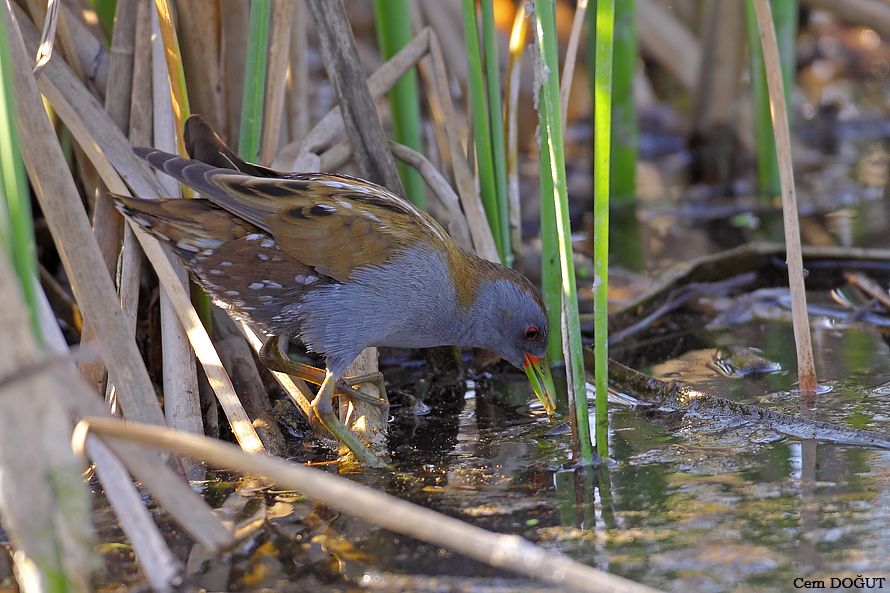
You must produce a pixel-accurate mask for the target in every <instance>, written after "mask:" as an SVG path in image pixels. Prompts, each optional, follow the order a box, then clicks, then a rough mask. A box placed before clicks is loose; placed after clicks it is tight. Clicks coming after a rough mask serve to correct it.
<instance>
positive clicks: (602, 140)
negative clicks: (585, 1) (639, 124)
mask: <svg viewBox="0 0 890 593" xmlns="http://www.w3.org/2000/svg"><path fill="white" fill-rule="evenodd" d="M614 24H615V0H598V1H597V3H596V52H595V64H594V68H595V69H594V97H593V236H594V239H593V268H594V277H595V280H594V293H593V303H594V304H593V309H594V317H593V329H594V348H595V357H594V373H595V375H596V450H597V453H598V454H599V456H600V457H607V456H608V455H609V416H608V403H607V398H608V393H609V369H608V367H607V360H608V331H609V321H608V320H609V310H608V307H609V173H610V171H609V167H610V162H609V161H610V144H611V140H612V133H611V127H612V100H613V98H612V58H613V54H612V47H613V33H614Z"/></svg>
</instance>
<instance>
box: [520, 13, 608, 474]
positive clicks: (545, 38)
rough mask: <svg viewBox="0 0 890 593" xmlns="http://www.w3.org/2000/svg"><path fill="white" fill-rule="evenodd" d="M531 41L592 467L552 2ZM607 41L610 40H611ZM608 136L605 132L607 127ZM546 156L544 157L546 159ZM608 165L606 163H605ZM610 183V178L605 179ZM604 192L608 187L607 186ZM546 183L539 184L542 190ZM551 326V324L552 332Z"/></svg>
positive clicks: (544, 168) (579, 417) (571, 360)
mask: <svg viewBox="0 0 890 593" xmlns="http://www.w3.org/2000/svg"><path fill="white" fill-rule="evenodd" d="M535 20H536V27H535V37H536V40H537V44H538V52H539V55H540V58H541V64H542V65H543V71H542V72H541V73H540V78H539V79H540V80H541V88H540V91H539V106H538V108H539V116H540V123H539V125H540V128H541V132H542V133H541V139H542V145H541V155H542V156H541V178H542V179H544V178H545V177H549V178H550V183H551V185H552V189H553V191H552V192H551V193H550V195H549V196H547V195H546V194H543V195H542V201H547V199H549V200H552V201H553V210H554V213H555V223H556V233H557V249H558V252H559V267H560V278H561V287H562V294H561V304H562V309H563V313H562V314H563V315H564V316H565V324H564V325H565V328H566V331H567V334H568V335H567V336H566V338H567V344H568V352H565V353H564V354H565V357H566V376H567V379H568V383H569V386H570V390H571V393H572V396H573V399H574V403H575V419H576V422H577V424H576V428H577V434H578V443H577V449H578V454H579V459H578V461H580V462H582V463H590V462H591V461H592V460H593V450H592V447H591V444H590V426H589V419H588V411H587V392H586V388H585V381H584V353H583V351H582V349H581V348H582V347H581V324H580V321H579V317H578V296H577V290H576V286H575V266H574V261H573V259H572V236H571V235H572V229H571V223H570V221H569V204H568V189H567V183H566V171H565V154H564V149H563V135H562V113H561V108H560V102H559V62H558V58H557V50H556V45H557V39H556V22H555V19H554V5H553V0H537V1H536V2H535ZM610 41H611V39H610ZM606 130H607V133H608V128H606ZM545 153H546V157H545ZM607 162H608V161H607ZM607 183H608V179H607ZM606 187H607V188H608V185H607V186H606ZM543 188H544V184H543V183H542V189H543ZM552 330H553V326H552V325H551V331H552Z"/></svg>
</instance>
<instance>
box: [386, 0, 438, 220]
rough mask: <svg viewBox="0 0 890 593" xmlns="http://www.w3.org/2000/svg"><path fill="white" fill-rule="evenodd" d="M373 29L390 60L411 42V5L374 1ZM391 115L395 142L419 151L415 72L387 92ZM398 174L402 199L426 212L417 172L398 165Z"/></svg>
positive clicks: (396, 0) (399, 1)
mask: <svg viewBox="0 0 890 593" xmlns="http://www.w3.org/2000/svg"><path fill="white" fill-rule="evenodd" d="M374 27H375V29H376V30H377V46H378V47H379V48H380V56H381V57H382V58H383V59H384V60H389V59H390V58H392V57H393V56H394V55H395V54H396V53H397V52H398V51H399V50H400V49H402V48H403V47H405V46H406V45H407V44H408V43H409V42H410V41H411V5H410V3H409V1H408V0H374ZM389 106H390V107H389V109H390V111H391V112H392V131H393V136H394V137H395V141H396V142H398V143H399V144H403V145H405V146H407V147H408V148H411V149H412V150H417V151H419V150H421V149H422V146H421V134H420V131H421V129H422V124H421V121H420V95H419V91H418V87H417V72H416V71H415V70H414V69H413V68H412V69H410V70H408V72H406V73H405V74H404V75H403V76H402V78H401V80H399V82H397V83H396V84H395V86H394V87H393V88H392V90H391V91H390V92H389ZM398 168H399V174H400V175H401V177H402V183H403V184H404V185H405V191H406V197H407V198H408V199H409V200H411V201H412V202H414V203H415V204H417V206H418V207H420V208H423V209H426V207H427V201H426V188H425V187H424V184H423V180H422V179H421V178H420V175H419V174H418V172H417V171H415V170H414V169H412V168H411V167H409V166H407V165H406V164H404V163H398Z"/></svg>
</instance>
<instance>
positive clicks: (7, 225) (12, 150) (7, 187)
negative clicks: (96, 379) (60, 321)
mask: <svg viewBox="0 0 890 593" xmlns="http://www.w3.org/2000/svg"><path fill="white" fill-rule="evenodd" d="M0 78H2V84H3V89H2V92H0V178H2V189H3V194H2V196H0V199H2V202H3V204H2V206H0V243H2V244H3V246H4V247H5V248H6V252H7V254H8V257H9V258H10V259H11V260H12V263H13V267H14V268H15V271H16V274H17V275H18V277H19V283H20V284H21V286H22V294H23V295H24V298H25V303H26V304H27V306H28V311H29V313H30V316H31V325H32V327H33V328H34V336H35V337H36V339H37V340H38V341H40V339H41V336H42V333H41V330H40V321H39V316H38V302H37V291H36V288H35V282H37V280H36V279H37V256H36V253H37V251H36V248H35V246H34V228H33V226H32V225H33V221H32V218H31V196H30V192H29V191H28V182H27V179H26V177H25V168H24V165H23V164H22V159H21V156H20V155H21V151H20V149H19V139H18V132H17V130H16V121H17V120H18V118H17V116H16V107H15V80H14V77H13V72H12V64H11V63H10V61H9V38H8V37H7V32H6V27H5V26H4V25H3V24H2V23H0Z"/></svg>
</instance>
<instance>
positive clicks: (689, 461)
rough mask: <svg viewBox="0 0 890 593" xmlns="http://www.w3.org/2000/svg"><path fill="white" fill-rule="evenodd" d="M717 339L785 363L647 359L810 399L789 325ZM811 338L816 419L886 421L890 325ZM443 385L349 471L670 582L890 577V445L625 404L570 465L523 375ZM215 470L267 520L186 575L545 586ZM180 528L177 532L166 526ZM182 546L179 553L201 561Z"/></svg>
mask: <svg viewBox="0 0 890 593" xmlns="http://www.w3.org/2000/svg"><path fill="white" fill-rule="evenodd" d="M708 339H709V340H710V341H712V342H714V343H718V344H720V346H721V347H722V348H724V350H725V349H727V348H728V347H730V346H740V347H744V346H747V345H751V344H756V345H761V346H763V349H762V351H760V352H757V353H756V354H757V356H759V358H757V357H755V359H756V360H757V361H758V362H763V361H764V360H765V361H771V362H772V363H773V365H772V370H771V371H770V372H767V373H760V374H745V373H734V374H733V373H730V374H729V375H728V376H727V375H726V374H724V372H725V369H726V367H725V366H720V365H713V364H710V365H709V364H708V361H709V360H711V361H712V360H713V359H712V357H711V355H712V354H713V353H712V352H711V353H709V352H707V351H705V350H703V351H701V352H697V353H696V355H695V356H692V357H689V356H686V357H683V358H682V360H681V359H678V360H675V361H668V362H665V363H661V364H659V365H656V366H655V367H653V368H652V369H649V370H650V371H651V372H653V373H656V374H657V373H667V374H670V375H671V376H673V377H675V378H680V379H683V380H688V381H690V382H692V383H694V384H695V385H696V386H698V387H699V388H701V389H703V390H707V391H708V392H711V393H714V394H716V395H724V396H727V397H731V398H733V399H736V400H739V401H745V402H749V403H755V404H758V405H762V406H765V407H768V408H770V409H777V410H783V411H786V412H790V413H796V412H798V411H799V404H798V400H797V396H796V393H795V391H794V389H793V383H794V376H793V374H792V373H789V372H787V371H786V370H785V369H787V368H789V367H791V366H792V365H793V359H791V358H790V357H793V349H791V348H790V342H789V341H790V339H791V333H790V328H788V327H785V326H782V325H772V324H770V325H767V324H751V325H746V326H742V327H738V328H733V330H732V331H731V332H730V331H726V330H721V331H718V332H712V333H711V334H710V335H709V336H708ZM814 340H815V341H816V343H817V344H818V349H817V351H818V352H819V353H820V356H821V357H822V360H821V361H819V362H820V366H819V368H820V372H821V373H822V378H823V381H824V384H826V385H828V386H829V387H830V390H829V391H828V392H827V393H825V394H823V395H822V396H820V400H819V404H818V406H817V408H816V410H815V412H814V417H815V418H817V419H823V420H831V421H834V422H845V421H846V422H849V423H850V424H853V425H855V426H857V427H861V428H870V429H874V430H880V431H883V432H887V431H888V430H890V417H888V411H890V401H888V400H890V357H888V353H887V346H886V344H885V343H884V341H883V340H882V339H881V337H880V336H879V335H878V334H877V333H874V332H870V331H861V330H848V331H845V332H842V331H838V330H834V329H824V330H819V329H817V330H816V331H815V332H814ZM738 353H739V350H738V349H737V350H736V351H735V356H736V359H735V360H736V362H737V364H741V363H740V362H738V361H740V360H742V359H741V358H739V354H738ZM721 369H723V371H721ZM423 370H424V369H423V368H419V369H415V372H420V373H422V372H423ZM430 394H433V395H430V396H429V401H428V403H430V404H431V408H432V409H431V412H430V413H429V414H427V415H425V416H418V417H416V419H415V420H416V422H415V421H414V420H410V421H409V420H408V419H406V418H404V417H402V418H401V419H400V421H399V422H397V423H395V424H394V425H393V427H394V431H393V435H392V445H393V452H394V465H395V471H394V472H391V473H383V472H370V471H368V472H361V473H354V474H350V475H349V477H350V478H351V479H353V480H356V481H359V482H363V483H366V484H368V485H369V486H372V487H374V488H378V489H381V490H386V491H388V492H390V493H392V494H394V495H396V496H399V497H401V498H405V499H408V500H412V501H414V502H417V503H420V504H422V505H424V506H427V507H430V508H434V509H437V510H439V511H442V512H444V513H446V514H448V515H452V516H456V517H459V518H462V519H465V520H467V521H470V522H472V523H474V524H476V525H478V526H480V527H484V528H487V529H491V530H494V531H498V532H503V533H518V534H521V535H523V536H524V537H526V538H528V539H530V540H532V541H535V542H537V543H539V544H541V545H543V546H545V547H547V548H549V549H552V550H558V551H560V552H563V553H566V554H568V555H570V556H572V557H574V558H576V559H578V560H580V561H581V562H584V563H587V564H590V565H593V566H596V567H598V568H601V569H604V570H608V571H610V572H613V573H616V574H620V575H624V576H627V577H629V578H632V579H634V580H637V581H641V582H644V583H647V584H650V585H652V586H655V587H658V588H660V589H663V590H665V591H678V592H680V591H701V592H711V591H713V592H718V591H789V590H793V589H794V588H795V587H794V581H795V579H797V578H802V579H806V580H809V581H813V580H824V581H825V583H826V584H827V585H830V584H831V579H832V578H838V579H842V578H845V577H856V576H857V575H862V576H869V577H888V576H890V574H888V573H890V561H888V558H890V531H888V529H887V527H888V525H890V452H888V451H878V450H871V449H866V448H859V447H845V446H836V445H830V444H819V443H816V442H813V441H803V442H800V441H797V440H792V439H787V438H784V437H782V436H781V435H778V434H775V433H773V432H771V431H769V430H765V429H763V428H760V427H756V426H751V425H748V424H740V423H738V422H733V421H724V422H714V421H712V420H702V419H697V418H692V417H688V416H682V415H679V414H677V413H673V412H653V411H644V410H631V409H627V408H622V407H619V406H612V412H611V434H610V447H611V455H612V459H613V461H614V463H613V464H612V465H611V466H610V467H608V468H606V467H602V468H599V469H589V470H586V471H581V470H573V469H566V467H567V465H566V464H567V461H568V459H569V435H568V431H567V430H565V426H564V424H563V423H561V422H559V421H558V420H557V421H556V422H552V421H549V420H548V419H547V418H546V416H545V415H544V413H543V410H541V409H540V407H539V406H538V405H537V404H536V402H534V403H531V404H529V403H528V402H529V398H531V397H532V395H531V394H530V392H529V390H528V387H527V384H526V383H525V379H524V377H522V376H521V375H519V374H502V375H497V376H495V377H489V378H481V379H480V380H479V382H478V383H472V382H469V383H467V384H466V385H465V387H464V388H463V389H462V390H460V393H456V394H454V393H453V394H451V396H449V395H448V394H447V392H439V393H438V395H436V391H435V389H432V390H430ZM764 394H765V395H764ZM532 401H533V400H532ZM329 468H330V469H331V471H334V469H335V468H334V467H331V466H329ZM209 477H210V478H211V480H210V481H209V482H206V483H204V484H202V485H199V486H198V487H200V488H201V489H202V490H203V491H204V493H205V496H206V498H207V500H208V501H209V502H211V504H212V505H213V506H214V507H217V508H220V509H225V512H226V513H227V514H228V515H229V516H231V517H232V518H233V520H234V521H235V522H236V523H239V522H240V523H241V524H248V525H249V524H251V521H253V523H254V527H253V528H252V531H251V532H250V535H249V536H248V537H247V538H246V539H245V540H244V542H243V543H242V544H241V545H240V546H239V547H238V548H236V550H234V551H233V552H232V553H231V554H227V555H224V556H222V557H220V558H214V559H211V560H208V561H204V562H203V563H202V562H199V561H198V560H194V561H193V562H191V564H190V566H191V568H190V571H189V572H190V575H191V576H190V577H189V579H188V582H189V583H190V584H191V585H194V586H200V587H205V588H207V589H210V590H214V589H221V588H228V589H229V590H244V591H260V590H268V589H275V590H281V591H306V590H312V591H354V590H362V589H371V590H386V591H435V592H444V591H468V592H475V593H482V592H489V591H533V590H547V588H546V587H545V586H543V585H540V584H538V583H533V582H530V581H528V580H524V579H518V578H516V577H515V576H514V575H511V574H509V573H505V572H501V571H496V570H494V569H491V568H488V567H486V566H484V565H481V564H479V563H476V562H474V561H471V560H468V559H466V558H464V557H462V556H460V555H458V554H454V553H451V552H448V551H446V550H442V549H439V548H436V547H433V546H429V545H425V544H422V543H420V542H417V541H415V540H412V539H410V538H405V537H402V536H397V535H394V534H392V533H390V532H387V531H385V530H381V529H378V528H376V527H374V526H371V525H368V524H366V523H364V522H362V521H359V520H356V519H352V518H350V517H347V516H343V515H337V514H335V513H333V512H331V511H330V510H329V509H327V508H326V507H324V506H321V505H316V504H314V503H313V502H312V501H309V500H306V499H304V498H302V497H301V496H300V495H299V494H298V493H293V492H282V491H276V490H275V489H272V490H268V489H262V488H257V487H256V485H255V484H251V483H249V482H243V481H240V480H239V478H238V477H232V476H228V475H226V474H211V475H210V476H209ZM229 480H231V481H229ZM99 512H100V513H101V512H102V509H101V508H100V510H99ZM257 518H259V520H258V519H257ZM106 528H108V530H106V529H103V531H106V533H103V540H104V541H112V542H113V541H118V540H119V539H120V537H121V536H120V535H119V534H118V535H117V537H113V536H112V537H109V534H113V533H115V532H114V531H113V529H111V528H110V527H109V526H108V525H106ZM167 533H168V534H169V535H170V536H171V537H172V538H173V540H174V542H176V543H182V538H181V536H178V535H177V532H176V530H175V529H173V528H172V526H170V528H169V531H167ZM183 546H184V547H180V548H179V550H180V553H182V554H183V556H188V554H189V552H188V546H187V545H186V544H184V543H183ZM174 547H175V546H174ZM105 551H106V560H108V561H109V565H110V566H111V567H112V568H113V571H114V575H115V576H114V577H112V575H111V574H109V575H108V576H109V577H110V578H111V580H115V581H117V582H118V583H120V582H121V581H123V582H127V581H128V579H129V578H132V577H133V576H134V575H133V574H132V573H131V572H129V571H128V570H127V569H126V567H127V564H128V562H131V559H132V558H131V556H129V555H128V554H127V553H126V552H127V550H126V548H118V547H115V546H114V545H113V544H111V545H109V547H107V548H106V550H105ZM192 553H194V551H192ZM128 558H129V560H128ZM888 587H890V582H888ZM112 588H114V587H109V588H108V589H107V590H110V589H112ZM835 590H836V589H835ZM872 590H876V589H872Z"/></svg>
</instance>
